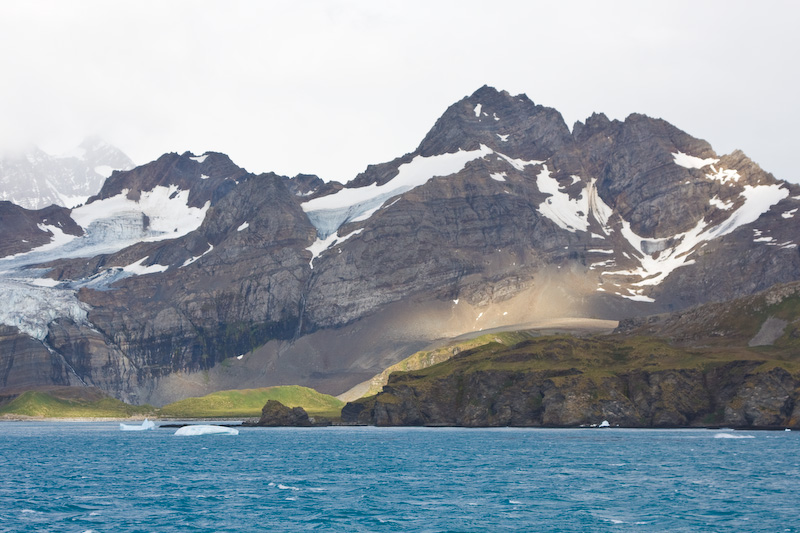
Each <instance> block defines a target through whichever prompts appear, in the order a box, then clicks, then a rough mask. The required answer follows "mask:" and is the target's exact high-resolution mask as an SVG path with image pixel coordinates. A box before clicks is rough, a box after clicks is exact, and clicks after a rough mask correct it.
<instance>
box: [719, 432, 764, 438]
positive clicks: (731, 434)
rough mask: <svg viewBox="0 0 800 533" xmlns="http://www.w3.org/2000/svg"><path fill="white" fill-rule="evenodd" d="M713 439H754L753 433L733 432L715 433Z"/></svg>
mask: <svg viewBox="0 0 800 533" xmlns="http://www.w3.org/2000/svg"><path fill="white" fill-rule="evenodd" d="M714 438H715V439H754V438H755V436H753V435H734V434H733V433H717V434H716V435H714Z"/></svg>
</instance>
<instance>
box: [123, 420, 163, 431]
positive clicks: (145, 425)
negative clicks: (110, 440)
mask: <svg viewBox="0 0 800 533" xmlns="http://www.w3.org/2000/svg"><path fill="white" fill-rule="evenodd" d="M155 427H156V424H155V422H153V421H152V420H148V419H146V418H145V419H144V422H142V424H141V425H136V424H120V425H119V429H120V431H145V430H147V429H155Z"/></svg>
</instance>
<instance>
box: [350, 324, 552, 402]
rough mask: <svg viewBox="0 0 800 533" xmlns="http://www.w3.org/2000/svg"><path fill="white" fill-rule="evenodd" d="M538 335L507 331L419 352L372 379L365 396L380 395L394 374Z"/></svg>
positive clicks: (510, 344)
mask: <svg viewBox="0 0 800 533" xmlns="http://www.w3.org/2000/svg"><path fill="white" fill-rule="evenodd" d="M535 336H536V334H535V333H534V332H531V331H506V332H501V333H487V334H486V335H481V336H480V337H476V338H474V339H469V340H465V341H460V342H453V343H450V344H447V345H446V346H442V347H440V348H436V349H434V350H425V351H421V352H417V353H415V354H413V355H410V356H409V357H407V358H405V359H403V360H402V361H400V362H399V363H397V364H394V365H392V366H390V367H389V368H387V369H386V370H384V371H383V372H381V373H380V374H378V375H377V376H375V377H374V378H372V380H371V382H370V386H369V390H367V392H366V393H365V394H364V397H366V396H373V395H375V394H378V393H379V392H381V390H382V389H383V386H384V385H386V383H387V382H388V380H389V375H390V374H391V373H392V372H409V371H412V370H422V369H423V368H428V367H430V366H433V365H435V364H438V363H441V362H444V361H447V360H448V359H450V358H452V357H454V356H455V355H457V354H459V353H461V352H464V351H466V350H471V349H473V348H477V347H480V346H485V345H487V344H489V343H497V344H501V345H504V346H512V345H514V344H517V343H520V342H522V341H524V340H526V339H531V338H533V337H535Z"/></svg>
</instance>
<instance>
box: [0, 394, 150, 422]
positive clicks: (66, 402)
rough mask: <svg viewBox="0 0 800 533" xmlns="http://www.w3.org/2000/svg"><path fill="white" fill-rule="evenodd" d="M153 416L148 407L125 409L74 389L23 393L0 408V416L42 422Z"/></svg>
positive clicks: (113, 401)
mask: <svg viewBox="0 0 800 533" xmlns="http://www.w3.org/2000/svg"><path fill="white" fill-rule="evenodd" d="M154 413H155V409H154V408H153V407H152V406H149V405H142V406H135V405H129V404H127V403H124V402H121V401H119V400H116V399H114V398H111V397H109V396H106V395H105V394H103V393H102V392H100V391H98V390H97V389H78V388H75V387H62V388H56V389H50V390H41V391H36V390H31V391H27V392H24V393H22V394H20V395H19V396H17V397H16V398H14V399H13V400H11V401H10V402H8V403H6V404H4V405H2V406H0V415H22V416H31V417H46V418H128V417H131V416H153V415H154Z"/></svg>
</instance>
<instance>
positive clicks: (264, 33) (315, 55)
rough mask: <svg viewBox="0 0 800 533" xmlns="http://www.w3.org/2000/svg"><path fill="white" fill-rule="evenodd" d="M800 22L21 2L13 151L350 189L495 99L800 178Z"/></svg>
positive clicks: (9, 69) (654, 7)
mask: <svg viewBox="0 0 800 533" xmlns="http://www.w3.org/2000/svg"><path fill="white" fill-rule="evenodd" d="M797 15H798V8H797V7H795V4H793V3H790V2H771V3H766V4H764V5H759V6H754V5H753V4H752V3H747V2H741V1H733V2H726V3H725V9H720V7H719V4H715V3H696V2H686V1H677V2H669V3H663V4H655V3H650V2H648V3H643V2H631V1H625V2H614V3H602V2H589V1H584V2H570V3H542V2H521V1H520V2H516V1H513V2H512V1H499V2H492V3H487V2H479V1H469V0H463V1H458V2H454V1H439V2H421V1H406V2H380V3H376V2H368V1H338V0H329V1H310V2H249V1H233V2H225V3H220V2H203V1H192V2H188V1H170V2H160V1H158V2H157V1H140V2H105V1H78V2H69V3H67V2H59V1H34V2H28V1H10V2H9V1H7V2H3V3H2V4H0V46H2V47H3V49H4V50H13V51H14V53H10V54H9V53H7V54H2V56H0V72H3V73H4V74H3V78H4V80H6V81H5V82H4V83H2V84H0V116H2V117H3V128H2V131H0V147H2V146H8V145H11V144H14V143H17V144H19V143H21V142H28V141H33V142H36V143H39V144H41V145H43V146H44V147H45V148H47V147H52V149H53V150H55V149H58V148H59V147H60V148H62V149H66V148H68V147H69V146H70V145H74V144H77V143H78V142H80V139H81V138H82V137H83V136H85V135H88V134H94V133H99V134H101V135H103V136H104V137H106V138H107V139H108V140H109V141H110V142H112V143H114V144H117V145H118V146H120V147H121V148H122V149H123V150H125V151H126V152H128V153H129V155H130V156H131V157H133V158H134V159H135V160H136V161H137V162H139V163H143V162H146V161H148V160H150V159H153V158H155V157H158V156H159V155H160V154H161V153H164V152H168V151H178V152H182V151H184V150H192V151H195V152H202V151H205V150H217V151H223V152H226V153H228V154H229V155H230V156H231V157H232V158H233V160H234V161H235V162H237V163H238V164H240V165H243V166H245V167H246V168H248V170H251V171H256V172H261V171H276V172H279V173H283V174H288V175H294V174H296V173H298V172H313V173H318V174H320V175H321V176H322V177H323V178H326V179H338V180H347V179H350V178H352V177H354V176H355V174H357V173H358V172H359V171H361V170H363V169H364V168H365V167H366V165H367V164H370V163H377V162H381V161H385V160H388V159H391V158H394V157H396V156H398V155H401V154H402V153H405V152H408V151H411V150H413V149H414V148H415V147H416V145H417V144H418V143H419V141H420V140H421V139H422V138H423V137H424V135H425V133H426V132H427V130H428V129H429V128H430V127H431V126H432V125H433V123H434V121H435V120H436V119H437V118H438V117H439V116H440V115H441V113H442V112H443V111H444V110H445V109H446V107H447V106H448V105H450V104H452V103H453V102H455V101H456V100H458V99H460V98H461V97H463V96H465V95H467V94H470V93H471V92H473V91H474V90H475V89H477V88H478V87H480V86H481V85H483V84H490V85H493V86H495V87H498V88H500V89H506V90H508V91H509V92H512V93H515V94H516V93H522V92H524V93H526V94H528V96H530V97H531V99H533V100H534V101H535V102H537V103H541V104H544V105H547V106H551V107H555V108H557V109H558V110H559V111H561V112H562V114H563V115H564V116H565V118H566V119H567V121H568V123H570V124H571V123H572V122H574V121H575V120H582V119H584V118H585V117H587V116H589V115H590V114H591V113H592V112H594V111H600V112H605V113H606V114H607V115H609V116H611V117H612V118H620V119H623V118H625V116H627V115H628V114H629V113H632V112H642V113H645V114H649V115H651V116H658V117H661V118H664V119H666V120H668V121H670V122H672V123H674V124H675V125H676V126H678V127H680V128H682V129H685V130H686V131H687V132H689V133H690V134H692V135H695V136H699V137H702V138H705V139H706V140H708V141H709V142H711V143H712V145H714V147H715V148H716V149H717V151H719V152H727V151H731V150H732V149H734V148H742V149H744V150H745V152H747V153H748V154H749V155H750V156H751V157H753V158H754V159H755V160H756V161H758V162H759V163H760V164H761V165H762V166H764V167H765V168H766V169H767V170H770V171H773V172H775V173H776V175H778V176H779V177H783V178H785V179H790V180H794V181H800V175H798V174H797V171H795V170H794V166H793V165H792V161H791V160H792V156H791V153H790V150H789V148H791V147H792V146H796V145H797V143H798V134H797V133H796V131H794V128H793V127H792V126H791V125H792V124H793V123H794V122H796V121H797V120H798V119H800V116H798V115H800V110H798V106H797V105H796V104H795V96H794V93H795V89H794V88H795V87H796V86H797V84H798V83H797V82H798V74H797V70H796V69H795V68H793V65H794V60H795V59H796V57H797V56H798V52H799V51H800V45H798V39H796V38H795V37H794V35H795V33H794V28H792V24H793V21H794V20H796V19H797ZM759 20H761V21H764V23H763V24H761V23H754V21H759ZM766 22H769V23H768V24H767V23H766ZM792 173H794V174H792Z"/></svg>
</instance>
